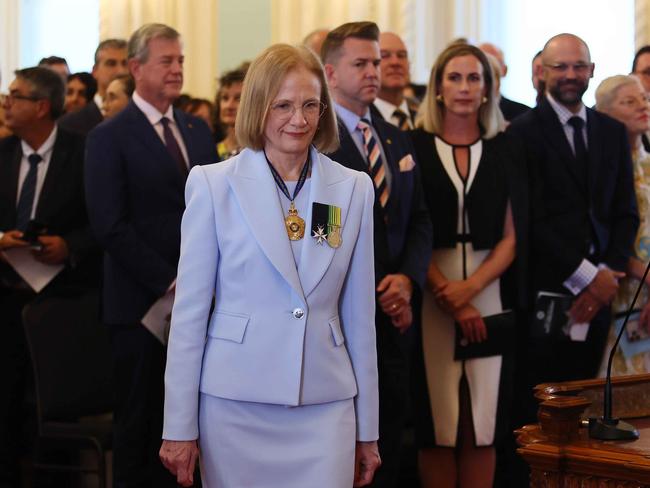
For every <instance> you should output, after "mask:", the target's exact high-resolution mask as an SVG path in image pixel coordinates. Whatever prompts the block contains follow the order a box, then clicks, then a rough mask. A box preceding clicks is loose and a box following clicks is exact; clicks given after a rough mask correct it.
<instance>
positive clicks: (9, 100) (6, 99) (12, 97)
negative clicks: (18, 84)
mask: <svg viewBox="0 0 650 488" xmlns="http://www.w3.org/2000/svg"><path fill="white" fill-rule="evenodd" d="M42 99H43V97H35V96H30V95H17V94H14V93H9V94H8V95H2V98H0V102H1V103H3V104H5V103H6V104H7V105H13V104H14V102H15V101H16V100H29V101H30V102H37V101H39V100H42Z"/></svg>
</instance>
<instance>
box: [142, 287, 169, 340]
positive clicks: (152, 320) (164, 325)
mask: <svg viewBox="0 0 650 488" xmlns="http://www.w3.org/2000/svg"><path fill="white" fill-rule="evenodd" d="M175 292H176V287H174V286H171V287H170V288H169V289H168V290H167V292H166V293H165V294H164V295H163V296H162V297H160V298H159V299H158V300H156V302H155V303H154V304H153V305H152V306H151V308H150V309H149V311H148V312H147V313H146V315H145V316H144V317H143V318H142V325H144V326H145V327H146V328H147V329H149V332H151V333H152V334H153V335H155V336H156V338H157V339H158V340H159V341H160V342H162V343H163V344H167V338H168V337H169V327H170V325H171V320H172V308H173V306H174V295H175Z"/></svg>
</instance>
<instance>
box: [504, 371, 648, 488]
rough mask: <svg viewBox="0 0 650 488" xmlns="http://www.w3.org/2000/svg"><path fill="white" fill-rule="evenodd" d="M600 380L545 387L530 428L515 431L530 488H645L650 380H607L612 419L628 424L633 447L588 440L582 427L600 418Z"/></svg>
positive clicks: (540, 389)
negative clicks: (633, 430) (634, 437)
mask: <svg viewBox="0 0 650 488" xmlns="http://www.w3.org/2000/svg"><path fill="white" fill-rule="evenodd" d="M604 383H605V380H604V379H596V380H584V381H568V382H564V383H554V384H551V383H545V384H543V385H539V386H537V387H536V388H535V397H536V398H537V399H538V400H539V402H540V405H539V410H538V419H539V423H538V424H535V425H526V426H525V427H522V428H521V429H518V430H517V431H515V434H516V435H517V442H518V444H519V446H520V447H519V449H518V450H517V452H518V453H519V454H520V455H521V456H523V458H524V459H525V460H526V462H527V463H528V464H529V466H530V468H531V479H530V486H531V488H569V487H571V488H573V487H576V488H578V487H580V488H641V487H648V488H650V374H643V375H634V376H620V377H617V378H614V379H613V380H612V391H613V412H612V413H613V416H614V417H618V418H624V419H628V420H627V421H628V422H629V423H631V424H633V425H634V426H635V427H636V428H637V429H638V430H639V433H640V438H639V439H638V440H636V441H599V440H597V439H590V438H589V433H588V429H587V428H586V425H585V423H586V421H587V420H588V419H589V417H599V416H601V415H602V414H603V386H604Z"/></svg>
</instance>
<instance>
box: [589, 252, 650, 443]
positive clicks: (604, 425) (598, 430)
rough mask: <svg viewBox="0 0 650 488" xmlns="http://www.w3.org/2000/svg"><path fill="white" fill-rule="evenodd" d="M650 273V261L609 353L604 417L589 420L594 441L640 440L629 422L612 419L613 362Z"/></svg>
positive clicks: (590, 434)
mask: <svg viewBox="0 0 650 488" xmlns="http://www.w3.org/2000/svg"><path fill="white" fill-rule="evenodd" d="M648 271H650V261H648V265H647V266H646V268H645V273H643V278H641V282H640V283H639V286H638V287H637V289H636V293H635V294H634V299H633V300H632V303H631V304H630V308H629V309H628V310H627V313H626V314H625V320H624V321H623V327H621V330H620V331H619V333H618V336H617V337H616V342H614V345H613V346H612V350H611V351H610V353H609V361H607V378H606V379H605V391H604V393H603V403H604V405H603V416H602V417H600V418H594V417H592V418H590V419H589V437H592V438H594V439H601V440H605V441H622V440H634V439H638V438H639V431H638V430H636V428H635V427H634V426H633V425H632V424H628V423H627V422H623V421H622V420H620V419H616V418H613V417H612V361H613V360H614V353H615V352H616V348H617V347H618V343H619V342H620V341H621V337H622V336H623V332H625V329H626V327H627V321H628V320H629V318H630V315H631V314H632V310H634V305H635V304H636V300H637V298H639V293H641V288H643V285H644V284H645V279H646V277H647V276H648Z"/></svg>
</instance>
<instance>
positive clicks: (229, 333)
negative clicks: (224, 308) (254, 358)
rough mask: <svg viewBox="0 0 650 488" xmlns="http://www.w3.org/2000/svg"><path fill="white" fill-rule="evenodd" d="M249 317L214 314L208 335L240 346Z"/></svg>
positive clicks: (228, 313) (227, 313)
mask: <svg viewBox="0 0 650 488" xmlns="http://www.w3.org/2000/svg"><path fill="white" fill-rule="evenodd" d="M249 321H250V317H249V316H248V315H244V314H236V313H230V312H214V315H213V316H212V321H211V324H210V327H209V328H208V335H209V336H210V337H214V338H217V339H225V340H227V341H233V342H237V343H239V344H241V343H242V342H243V341H244V333H245V332H246V327H247V326H248V322H249Z"/></svg>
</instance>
